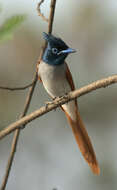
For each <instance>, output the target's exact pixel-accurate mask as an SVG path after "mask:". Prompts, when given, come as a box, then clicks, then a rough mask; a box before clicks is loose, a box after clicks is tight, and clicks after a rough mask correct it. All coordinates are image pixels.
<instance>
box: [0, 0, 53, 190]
mask: <svg viewBox="0 0 117 190" xmlns="http://www.w3.org/2000/svg"><path fill="white" fill-rule="evenodd" d="M55 5H56V0H51V5H50V16H49V24H48V33H51V32H52V26H53V18H54V12H55ZM46 45H47V43H46V42H45V44H44V47H43V48H42V50H41V52H40V56H39V59H38V62H40V60H41V57H42V55H43V52H44V50H45V48H46ZM32 83H33V85H32V87H31V88H30V89H29V92H28V95H27V98H26V102H25V106H24V111H23V113H22V114H21V116H20V118H22V117H24V116H25V115H26V113H27V111H28V109H29V106H30V103H31V99H32V95H33V92H34V89H35V86H36V83H37V72H36V73H35V76H34V79H33V81H32ZM25 125H26V123H25V124H23V125H22V126H23V127H25ZM22 126H21V128H22ZM21 128H18V129H16V131H15V134H14V137H13V141H12V146H11V152H10V155H9V159H8V163H7V167H6V171H5V175H4V178H3V181H2V185H1V188H0V190H5V187H6V184H7V181H8V178H9V174H10V170H11V166H12V163H13V159H14V156H15V152H16V147H17V143H18V138H19V134H20V129H21Z"/></svg>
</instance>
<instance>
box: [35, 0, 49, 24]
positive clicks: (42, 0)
mask: <svg viewBox="0 0 117 190" xmlns="http://www.w3.org/2000/svg"><path fill="white" fill-rule="evenodd" d="M44 1H45V0H41V1H40V2H39V3H38V5H37V11H38V15H39V16H40V17H42V19H43V20H44V21H46V22H49V19H48V18H46V17H45V16H44V14H43V13H42V12H41V5H42V3H44Z"/></svg>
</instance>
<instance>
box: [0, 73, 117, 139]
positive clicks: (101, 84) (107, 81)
mask: <svg viewBox="0 0 117 190" xmlns="http://www.w3.org/2000/svg"><path fill="white" fill-rule="evenodd" d="M114 83H117V75H113V76H110V77H108V78H104V79H101V80H98V81H95V82H93V83H91V84H89V85H87V86H84V87H82V88H80V89H77V90H74V91H71V92H69V93H68V94H67V95H65V96H63V97H61V98H59V97H58V98H56V99H55V100H54V101H52V102H50V103H49V104H48V105H47V106H43V107H41V108H40V109H39V110H36V111H34V112H32V113H31V114H29V115H27V116H25V117H23V118H21V119H19V120H18V121H16V122H15V123H12V124H11V125H9V126H8V127H7V128H6V129H4V130H2V131H1V132H0V139H2V138H3V137H5V136H6V135H8V134H10V133H11V132H13V131H14V130H15V129H20V128H21V126H22V125H25V124H27V123H29V122H31V121H33V120H34V119H36V118H38V117H41V116H42V115H44V114H46V113H48V112H49V111H52V110H53V109H55V108H57V107H59V106H60V105H63V104H64V103H67V102H69V101H71V100H73V99H75V98H77V97H80V96H83V95H85V94H88V93H90V92H92V91H94V90H96V89H100V88H105V87H107V86H109V85H112V84H114Z"/></svg>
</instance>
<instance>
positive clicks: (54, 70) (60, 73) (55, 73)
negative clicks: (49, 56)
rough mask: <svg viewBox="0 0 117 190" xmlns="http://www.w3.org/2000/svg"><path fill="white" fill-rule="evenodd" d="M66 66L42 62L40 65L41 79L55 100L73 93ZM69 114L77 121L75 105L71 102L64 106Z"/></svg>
mask: <svg viewBox="0 0 117 190" xmlns="http://www.w3.org/2000/svg"><path fill="white" fill-rule="evenodd" d="M65 71H66V65H65V64H62V65H58V66H53V65H49V64H46V63H44V62H41V63H40V64H39V69H38V74H39V76H40V77H41V80H42V82H43V85H44V87H45V89H46V91H47V92H48V94H49V95H50V96H51V97H52V98H55V97H57V96H63V95H65V93H68V92H70V91H71V87H70V85H69V83H68V81H67V79H66V72H65ZM62 107H63V108H64V110H66V111H67V112H68V114H69V115H70V116H71V117H72V119H75V116H76V114H75V103H74V101H71V102H69V103H67V104H64V105H63V106H62Z"/></svg>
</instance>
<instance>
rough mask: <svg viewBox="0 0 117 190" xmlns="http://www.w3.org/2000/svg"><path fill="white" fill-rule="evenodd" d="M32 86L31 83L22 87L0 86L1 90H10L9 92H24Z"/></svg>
mask: <svg viewBox="0 0 117 190" xmlns="http://www.w3.org/2000/svg"><path fill="white" fill-rule="evenodd" d="M32 85H33V82H32V83H30V84H28V85H26V86H22V87H7V86H0V89H1V90H10V91H15V90H25V89H27V88H29V87H31V86H32Z"/></svg>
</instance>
